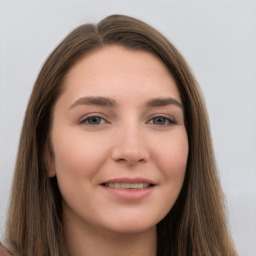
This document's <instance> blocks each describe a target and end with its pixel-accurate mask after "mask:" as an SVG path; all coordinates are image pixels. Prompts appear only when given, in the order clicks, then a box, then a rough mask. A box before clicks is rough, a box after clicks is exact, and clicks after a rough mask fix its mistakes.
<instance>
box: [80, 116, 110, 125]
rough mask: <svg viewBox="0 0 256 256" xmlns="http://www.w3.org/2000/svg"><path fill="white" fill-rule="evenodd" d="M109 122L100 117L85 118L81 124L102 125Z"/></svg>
mask: <svg viewBox="0 0 256 256" xmlns="http://www.w3.org/2000/svg"><path fill="white" fill-rule="evenodd" d="M106 122H107V121H106V120H105V119H104V118H103V117H100V116H88V117H86V118H84V119H83V120H82V121H80V122H79V124H89V125H100V124H105V123H106Z"/></svg>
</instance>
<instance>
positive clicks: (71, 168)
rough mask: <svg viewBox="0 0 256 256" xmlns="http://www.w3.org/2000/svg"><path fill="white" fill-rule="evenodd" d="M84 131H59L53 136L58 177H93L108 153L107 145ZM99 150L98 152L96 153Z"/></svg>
mask: <svg viewBox="0 0 256 256" xmlns="http://www.w3.org/2000/svg"><path fill="white" fill-rule="evenodd" d="M93 137H94V138H91V137H90V136H85V135H84V134H83V133H82V134H81V133H80V132H77V133H70V134H69V133H67V132H65V131H64V132H59V133H57V134H55V136H54V137H53V138H52V141H53V145H54V148H53V151H54V164H55V171H56V175H57V176H58V177H60V176H65V177H67V178H69V179H80V178H82V177H84V178H87V179H88V178H90V179H91V178H92V176H93V175H94V174H95V172H97V170H98V169H99V168H100V166H101V163H102V161H104V159H105V155H106V154H107V149H106V147H102V144H101V143H98V141H97V140H95V136H93ZM95 152H97V154H96V153H95Z"/></svg>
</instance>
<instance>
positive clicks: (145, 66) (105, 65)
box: [64, 45, 180, 99]
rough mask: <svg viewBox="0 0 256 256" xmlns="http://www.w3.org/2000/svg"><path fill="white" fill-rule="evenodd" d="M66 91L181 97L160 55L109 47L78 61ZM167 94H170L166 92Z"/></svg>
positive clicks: (70, 73)
mask: <svg viewBox="0 0 256 256" xmlns="http://www.w3.org/2000/svg"><path fill="white" fill-rule="evenodd" d="M64 87H65V93H69V94H71V95H73V96H72V97H78V96H80V97H82V96H83V94H85V93H86V94H90V96H101V94H102V96H109V97H111V96H113V97H115V96H117V95H119V96H128V95H130V96H131V98H133V99H136V98H137V96H140V97H141V96H147V95H151V96H154V95H155V94H157V96H158V97H161V96H162V97H165V96H170V94H171V96H173V97H176V98H177V99H179V98H180V97H179V92H178V89H177V86H176V83H175V80H174V78H173V76H172V75H171V73H170V72H169V70H168V68H167V67H166V66H165V65H164V63H163V62H162V61H161V60H160V58H158V57H157V56H155V55H153V54H152V53H149V52H146V51H142V50H131V49H127V48H124V47H121V46H116V45H114V46H106V47H104V48H102V49H99V50H96V51H94V52H92V53H90V54H88V55H86V56H85V57H83V58H82V59H81V60H80V61H78V62H77V63H76V64H75V65H74V66H73V67H72V68H71V70H70V71H69V73H68V75H67V77H66V80H65V84H64ZM167 94H168V95H167Z"/></svg>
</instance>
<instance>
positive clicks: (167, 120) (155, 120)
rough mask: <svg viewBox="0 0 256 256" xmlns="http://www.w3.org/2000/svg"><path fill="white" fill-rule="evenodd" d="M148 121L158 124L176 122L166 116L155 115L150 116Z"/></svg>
mask: <svg viewBox="0 0 256 256" xmlns="http://www.w3.org/2000/svg"><path fill="white" fill-rule="evenodd" d="M148 123H149V124H155V125H159V126H161V125H162V126H164V125H171V124H176V122H175V121H174V120H173V119H172V118H170V117H166V116H155V117H153V118H151V119H150V120H149V121H148Z"/></svg>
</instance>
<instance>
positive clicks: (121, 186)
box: [120, 183, 130, 189]
mask: <svg viewBox="0 0 256 256" xmlns="http://www.w3.org/2000/svg"><path fill="white" fill-rule="evenodd" d="M129 187H130V184H129V183H121V184H120V188H126V189H127V188H129Z"/></svg>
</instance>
